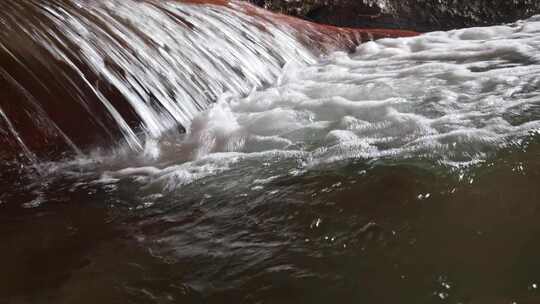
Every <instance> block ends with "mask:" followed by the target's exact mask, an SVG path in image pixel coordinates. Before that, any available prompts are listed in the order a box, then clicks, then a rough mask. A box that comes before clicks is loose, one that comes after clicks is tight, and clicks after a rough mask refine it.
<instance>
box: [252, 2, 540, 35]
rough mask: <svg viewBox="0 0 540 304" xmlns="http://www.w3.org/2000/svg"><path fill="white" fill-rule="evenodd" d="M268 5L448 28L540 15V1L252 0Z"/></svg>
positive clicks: (336, 17)
mask: <svg viewBox="0 0 540 304" xmlns="http://www.w3.org/2000/svg"><path fill="white" fill-rule="evenodd" d="M250 1H252V2H253V3H255V4H257V5H260V6H263V7H265V8H268V9H271V10H274V11H279V12H282V13H285V14H290V15H294V16H298V17H302V18H305V19H308V20H311V21H315V22H318V23H324V24H331V25H336V26H344V27H378V28H381V27H384V28H407V29H412V30H417V31H433V30H448V29H453V28H460V27H471V26H484V25H493V24H501V23H507V22H513V21H516V20H518V19H525V18H528V17H530V16H532V15H535V14H540V2H539V1H536V0H513V1H508V0H498V1H493V0H471V1H461V0H304V1H300V0H250Z"/></svg>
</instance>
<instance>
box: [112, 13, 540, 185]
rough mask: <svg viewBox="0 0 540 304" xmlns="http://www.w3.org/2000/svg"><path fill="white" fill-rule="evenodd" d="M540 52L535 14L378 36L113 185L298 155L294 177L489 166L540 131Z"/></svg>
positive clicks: (225, 112)
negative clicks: (358, 169)
mask: <svg viewBox="0 0 540 304" xmlns="http://www.w3.org/2000/svg"><path fill="white" fill-rule="evenodd" d="M539 54H540V18H538V17H535V18H531V19H529V20H527V21H523V22H518V23H516V24H512V25H506V26H494V27H487V28H470V29H463V30H455V31H450V32H434V33H429V34H425V35H422V36H419V37H413V38H400V39H383V40H379V41H376V42H369V43H365V44H363V45H361V46H360V47H359V48H358V49H357V52H356V53H355V54H352V55H350V54H345V53H335V54H333V55H332V56H330V57H328V58H324V59H322V60H321V61H320V62H319V63H317V64H314V65H311V66H308V67H306V66H302V65H298V64H295V63H289V64H287V65H286V66H285V68H284V69H283V72H282V75H281V77H279V80H278V82H277V83H276V85H274V86H272V87H270V88H267V89H265V90H261V91H254V92H252V93H251V94H249V95H248V96H247V97H244V98H238V97H236V96H235V95H232V94H224V95H222V96H221V99H220V100H219V102H218V103H217V104H216V105H215V106H213V107H212V108H211V109H209V110H206V111H204V112H202V113H200V114H199V115H197V116H196V117H195V118H194V120H193V121H192V124H191V128H190V129H189V131H188V133H187V134H186V135H185V136H184V137H183V138H182V139H175V140H173V141H172V142H171V141H170V139H168V140H164V141H162V142H161V143H160V144H159V145H158V146H159V149H160V152H161V156H160V158H161V159H162V160H161V162H162V165H159V164H158V165H153V166H152V167H151V168H146V167H145V166H143V168H139V169H134V168H131V169H127V170H120V171H118V172H114V173H109V174H108V175H107V176H106V177H105V180H107V179H108V178H109V177H110V176H111V175H112V176H114V177H115V178H122V177H125V176H139V177H140V178H143V179H144V181H145V182H150V183H151V182H160V183H165V185H166V188H167V189H174V188H176V187H179V186H182V185H185V184H189V183H191V182H193V181H196V180H198V179H200V178H204V177H208V176H211V175H216V174H220V173H222V172H224V171H226V170H229V169H230V168H231V167H234V166H235V165H237V164H238V163H241V162H244V161H249V162H253V164H255V165H254V166H252V169H253V170H256V169H257V166H260V165H261V164H263V163H265V162H266V161H268V159H271V158H272V157H275V155H279V158H280V159H282V160H286V159H288V160H293V161H295V165H293V166H294V168H292V170H290V171H289V172H292V173H293V174H294V172H298V171H295V170H296V169H299V170H306V169H309V168H312V167H316V166H318V165H320V164H328V163H333V162H336V161H342V160H349V159H364V160H372V159H380V158H391V159H406V158H426V159H430V160H434V161H436V162H440V163H442V164H445V165H458V166H461V165H464V164H471V163H477V162H481V161H483V160H486V159H487V158H489V157H490V155H491V154H492V153H494V152H496V151H498V150H500V149H504V148H506V147H509V146H511V145H513V144H519V143H520V142H521V140H522V139H523V138H525V137H527V136H528V135H530V134H532V133H535V132H537V130H539V128H540V55H539ZM163 159H168V161H167V162H168V164H164V163H163ZM171 162H173V163H174V165H172V166H171V165H170V163H171ZM257 164H259V165H257ZM276 174H281V173H280V172H269V173H268V174H267V175H268V176H266V175H263V176H258V177H254V178H267V177H269V176H273V175H276Z"/></svg>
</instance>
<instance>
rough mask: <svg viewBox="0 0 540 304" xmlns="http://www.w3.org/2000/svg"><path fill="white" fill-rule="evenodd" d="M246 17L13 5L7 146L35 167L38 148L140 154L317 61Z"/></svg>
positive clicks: (206, 11) (126, 7)
mask: <svg viewBox="0 0 540 304" xmlns="http://www.w3.org/2000/svg"><path fill="white" fill-rule="evenodd" d="M240 6H241V4H236V3H231V4H230V5H228V6H223V5H215V4H197V3H187V2H178V1H136V0H105V1H91V2H88V1H83V0H73V1H61V0H54V1H42V0H27V1H3V2H2V3H0V26H1V27H2V29H3V30H2V31H1V32H0V82H1V83H2V87H3V89H2V92H1V93H0V122H1V123H0V136H1V137H2V142H3V143H4V146H7V145H9V146H12V148H13V146H14V145H15V146H16V148H13V149H15V150H17V151H19V152H20V151H23V152H24V154H25V155H26V156H27V157H29V158H33V157H34V156H32V149H36V148H38V147H46V150H47V151H48V153H51V151H57V150H62V149H65V147H70V148H71V150H74V151H78V150H79V146H81V145H82V146H84V145H87V144H88V143H95V142H96V141H99V140H104V139H108V140H110V139H114V138H117V137H118V135H120V136H119V137H120V138H121V139H122V140H123V141H125V142H126V143H127V144H128V145H129V146H130V147H131V148H132V149H141V148H142V147H143V145H144V139H145V138H148V137H151V138H155V137H158V136H160V135H161V134H163V133H164V132H166V131H169V130H174V129H175V128H177V126H180V127H181V128H187V127H188V126H189V124H190V121H191V119H192V117H193V116H194V115H195V114H196V113H197V112H199V111H201V110H203V109H205V108H207V107H208V106H209V105H210V104H211V103H212V102H213V101H215V100H216V99H218V98H219V96H220V95H222V94H223V93H224V92H228V93H230V94H234V95H242V94H247V93H248V92H250V91H251V90H253V89H256V88H260V87H263V86H264V85H265V84H268V83H272V82H273V81H274V80H275V79H276V77H277V75H278V74H279V72H280V69H281V67H282V66H283V65H284V64H285V63H286V62H296V63H299V64H305V63H310V62H313V61H314V58H315V57H314V56H315V55H314V53H313V52H312V51H310V50H309V49H308V48H307V47H306V46H305V45H303V44H302V43H300V42H299V40H298V39H297V38H296V37H295V34H294V31H293V29H292V28H290V27H288V26H287V25H284V24H277V23H272V22H271V21H269V20H263V19H262V18H257V17H256V16H251V15H250V14H248V13H246V12H244V11H242V10H241V9H240ZM72 138H73V139H72ZM96 138H97V139H96ZM6 149H7V148H5V149H4V150H6Z"/></svg>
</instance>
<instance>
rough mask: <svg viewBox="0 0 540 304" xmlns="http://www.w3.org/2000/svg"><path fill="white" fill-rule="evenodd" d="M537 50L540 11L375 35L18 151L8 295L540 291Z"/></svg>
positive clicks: (9, 216)
mask: <svg viewBox="0 0 540 304" xmlns="http://www.w3.org/2000/svg"><path fill="white" fill-rule="evenodd" d="M231 51H232V50H231ZM539 54H540V19H539V18H538V17H533V18H531V19H528V20H525V21H520V22H517V23H514V24H510V25H502V26H493V27H486V28H469V29H462V30H455V31H449V32H432V33H427V34H424V35H421V36H418V37H411V38H397V39H382V40H378V41H372V42H368V43H365V44H362V45H360V46H359V47H358V48H357V50H356V52H354V53H352V54H349V53H342V52H335V53H331V54H329V55H326V56H321V57H318V58H315V59H314V57H311V55H309V56H308V55H305V56H304V57H303V58H307V59H305V60H304V61H299V60H289V61H287V60H286V63H285V65H284V66H283V68H281V69H280V70H279V71H275V69H274V66H272V70H271V72H272V73H276V78H275V80H274V81H273V82H271V83H268V84H266V85H264V86H261V87H258V88H256V89H253V90H252V91H251V92H248V93H245V94H244V95H239V94H234V92H230V91H226V90H225V92H224V93H222V94H220V95H219V96H217V102H216V103H215V104H214V105H213V106H210V107H209V108H208V109H206V110H203V111H202V112H199V113H194V114H193V112H190V114H189V117H188V116H186V117H184V116H182V118H181V119H182V120H184V119H188V118H189V121H190V122H189V123H184V125H185V126H186V129H187V133H186V134H183V135H181V134H178V133H176V132H174V133H173V134H168V133H166V132H165V133H163V132H161V129H156V130H157V131H156V133H159V134H157V135H159V136H154V137H147V138H146V140H145V142H144V144H143V146H144V148H143V149H141V150H137V149H130V148H126V146H128V147H129V143H122V144H120V145H119V146H118V147H116V148H114V149H107V150H104V149H95V150H92V151H91V152H88V153H85V154H81V155H79V156H77V157H69V158H67V159H64V160H61V161H54V162H45V161H42V162H38V163H32V164H29V165H22V164H21V163H19V162H13V163H10V162H6V163H5V164H3V167H2V171H1V173H0V178H2V180H3V182H2V184H1V185H0V190H1V192H2V193H1V195H0V210H1V212H0V223H1V224H0V227H1V228H0V236H1V239H2V243H1V245H0V248H1V250H0V268H1V269H2V275H0V302H7V303H96V302H102V303H231V302H232V303H329V302H330V303H331V302H335V303H455V304H457V303H537V302H538V301H540V294H539V292H540V290H539V288H540V263H539V262H538V256H539V254H540V222H539V221H538V215H539V214H540V188H539V187H538V185H539V183H540V158H539V157H538V156H539V153H540V142H539V140H538V139H539V137H538V130H539V128H540V108H539V105H540V55H539ZM308 59H309V60H308ZM272 62H273V61H272ZM261 64H262V63H261ZM164 69H166V68H164ZM112 76H113V75H111V77H112ZM141 111H143V110H141ZM152 113H155V112H152ZM191 116H193V118H191ZM167 117H169V116H167ZM156 119H157V120H156ZM152 121H159V119H158V118H156V117H150V118H148V120H147V121H146V122H147V123H148V126H151V122H152ZM167 123H169V122H167ZM167 123H164V124H159V123H156V124H155V125H158V126H163V125H166V124H167ZM147 129H148V130H153V129H151V128H150V127H148V128H147ZM537 232H538V234H537Z"/></svg>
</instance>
